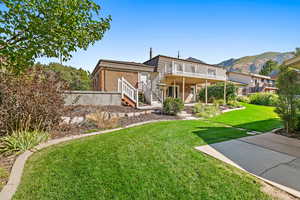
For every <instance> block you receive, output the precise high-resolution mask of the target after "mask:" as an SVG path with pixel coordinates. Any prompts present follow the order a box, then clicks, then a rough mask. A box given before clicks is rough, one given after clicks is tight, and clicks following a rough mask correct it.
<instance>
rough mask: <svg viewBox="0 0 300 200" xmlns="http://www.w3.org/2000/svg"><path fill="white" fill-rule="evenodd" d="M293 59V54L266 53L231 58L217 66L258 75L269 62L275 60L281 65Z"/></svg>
mask: <svg viewBox="0 0 300 200" xmlns="http://www.w3.org/2000/svg"><path fill="white" fill-rule="evenodd" d="M292 57H294V54H293V53H292V52H286V53H280V52H265V53H262V54H259V55H254V56H245V57H241V58H238V59H234V58H231V59H229V60H225V61H223V62H221V63H219V64H217V65H218V66H221V67H224V68H226V69H228V70H229V71H238V72H246V73H248V72H251V73H256V74H258V73H259V72H260V70H261V68H262V66H263V65H264V64H265V63H266V62H267V61H268V60H274V61H276V62H278V63H279V64H282V63H283V62H284V61H285V60H287V59H290V58H292Z"/></svg>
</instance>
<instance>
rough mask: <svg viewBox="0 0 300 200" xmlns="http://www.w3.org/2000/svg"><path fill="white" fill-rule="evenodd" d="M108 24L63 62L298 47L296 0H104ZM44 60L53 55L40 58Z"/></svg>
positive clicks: (210, 56)
mask: <svg viewBox="0 0 300 200" xmlns="http://www.w3.org/2000/svg"><path fill="white" fill-rule="evenodd" d="M97 2H98V3H99V4H100V5H101V6H102V14H103V15H107V14H111V15H112V19H113V21H112V23H111V29H110V30H109V31H108V32H107V33H106V34H105V37H104V38H103V39H102V40H101V41H99V42H97V43H96V44H95V45H93V46H91V47H90V48H88V50H87V51H81V50H80V51H78V52H76V53H74V54H73V58H72V59H71V60H70V61H68V62H65V63H64V64H67V65H72V66H74V67H76V68H79V67H81V68H84V69H86V70H89V71H92V70H93V68H94V66H95V65H96V63H97V61H98V60H99V59H114V60H124V61H135V62H143V61H146V60H147V59H148V58H149V48H150V47H152V48H153V53H154V55H157V54H163V55H168V56H176V55H177V51H178V50H179V51H180V53H181V57H182V58H187V57H189V56H191V57H195V58H198V59H201V60H203V61H204V62H207V63H211V64H215V63H219V62H221V61H223V60H226V59H229V58H238V57H242V56H246V55H255V54H259V53H262V52H265V51H279V52H286V51H292V50H294V48H295V47H297V46H300V35H299V33H300V25H299V18H300V12H299V10H300V1H299V0H264V1H262V0H161V1H159V0H103V1H97ZM39 61H41V62H43V63H48V62H50V61H55V62H57V61H58V59H44V58H42V59H39Z"/></svg>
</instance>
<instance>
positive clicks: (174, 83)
mask: <svg viewBox="0 0 300 200" xmlns="http://www.w3.org/2000/svg"><path fill="white" fill-rule="evenodd" d="M175 90H176V81H175V80H174V82H173V98H174V99H175V98H176V91H175Z"/></svg>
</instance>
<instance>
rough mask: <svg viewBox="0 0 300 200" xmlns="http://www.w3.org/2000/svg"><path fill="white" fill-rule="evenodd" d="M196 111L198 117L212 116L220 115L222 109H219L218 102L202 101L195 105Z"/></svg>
mask: <svg viewBox="0 0 300 200" xmlns="http://www.w3.org/2000/svg"><path fill="white" fill-rule="evenodd" d="M194 113H196V115H197V116H198V117H203V118H210V117H214V116H217V115H219V114H220V113H221V111H220V109H219V106H218V105H216V104H214V105H209V104H207V105H206V104H202V103H197V104H196V105H195V106H194Z"/></svg>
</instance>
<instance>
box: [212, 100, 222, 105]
mask: <svg viewBox="0 0 300 200" xmlns="http://www.w3.org/2000/svg"><path fill="white" fill-rule="evenodd" d="M213 103H214V104H215V105H218V106H222V105H225V102H224V100H223V99H218V100H214V102H213Z"/></svg>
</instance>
